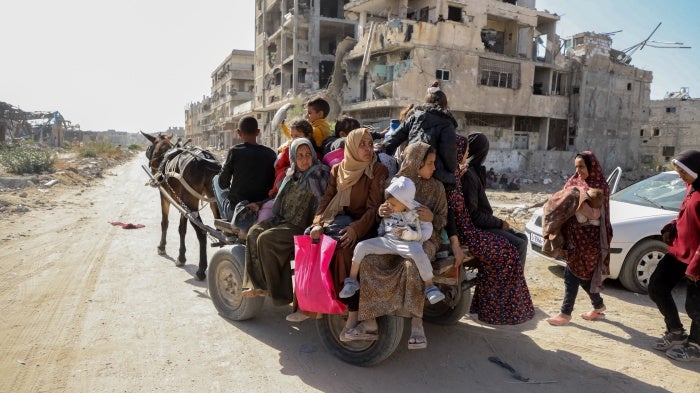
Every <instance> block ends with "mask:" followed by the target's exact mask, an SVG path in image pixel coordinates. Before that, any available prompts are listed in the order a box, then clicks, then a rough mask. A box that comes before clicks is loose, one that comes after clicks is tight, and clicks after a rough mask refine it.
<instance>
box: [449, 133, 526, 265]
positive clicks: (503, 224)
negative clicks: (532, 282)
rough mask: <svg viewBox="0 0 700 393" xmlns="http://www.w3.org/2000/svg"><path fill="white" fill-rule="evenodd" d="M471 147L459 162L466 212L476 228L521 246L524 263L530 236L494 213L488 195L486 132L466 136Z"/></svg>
mask: <svg viewBox="0 0 700 393" xmlns="http://www.w3.org/2000/svg"><path fill="white" fill-rule="evenodd" d="M467 142H469V147H468V150H467V154H465V155H464V158H463V160H462V162H461V163H460V165H459V169H460V174H461V173H464V174H463V175H462V176H461V183H462V194H463V195H464V202H465V204H466V207H467V212H469V216H470V217H471V219H472V222H473V223H474V225H475V226H476V227H477V228H481V229H484V230H487V231H489V232H492V233H495V234H497V235H500V236H503V237H505V238H506V239H508V241H509V242H511V244H513V245H514V246H515V247H516V248H517V249H518V254H519V255H520V263H522V264H523V265H525V257H526V256H527V236H526V235H525V234H524V233H522V232H518V231H516V230H515V229H513V228H511V227H510V225H509V224H508V221H505V220H503V219H500V218H498V217H496V216H494V215H493V209H492V208H491V203H489V199H488V197H487V196H486V167H485V166H484V161H485V160H486V156H487V155H488V153H489V140H488V139H487V138H486V135H484V134H482V133H480V132H475V133H472V134H469V135H468V136H467Z"/></svg>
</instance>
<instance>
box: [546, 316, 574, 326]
mask: <svg viewBox="0 0 700 393" xmlns="http://www.w3.org/2000/svg"><path fill="white" fill-rule="evenodd" d="M570 321H571V315H566V314H562V313H559V314H558V315H557V316H555V317H551V318H547V322H549V324H550V325H552V326H564V325H566V324H567V323H569V322H570Z"/></svg>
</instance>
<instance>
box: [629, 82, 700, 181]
mask: <svg viewBox="0 0 700 393" xmlns="http://www.w3.org/2000/svg"><path fill="white" fill-rule="evenodd" d="M639 146H640V160H641V163H642V165H644V166H646V167H649V168H654V169H660V168H669V163H670V161H671V159H672V158H673V157H674V156H676V155H677V154H678V153H680V152H681V151H683V150H686V149H694V150H700V100H699V99H697V98H691V97H690V91H689V90H688V88H686V87H684V88H681V89H680V90H679V91H677V92H671V93H668V94H666V96H665V97H664V99H663V100H652V101H651V106H650V109H649V123H648V124H645V125H644V127H642V128H641V129H640V130H639Z"/></svg>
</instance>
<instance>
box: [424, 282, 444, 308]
mask: <svg viewBox="0 0 700 393" xmlns="http://www.w3.org/2000/svg"><path fill="white" fill-rule="evenodd" d="M425 297H426V299H428V301H429V302H430V304H435V303H438V302H441V301H443V300H445V294H444V293H442V292H441V291H440V290H439V289H438V287H436V286H435V285H431V286H429V287H427V288H425Z"/></svg>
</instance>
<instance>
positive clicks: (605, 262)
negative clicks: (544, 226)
mask: <svg viewBox="0 0 700 393" xmlns="http://www.w3.org/2000/svg"><path fill="white" fill-rule="evenodd" d="M574 167H575V169H576V172H575V173H574V174H573V176H571V177H570V178H569V180H567V181H566V184H564V189H565V190H566V189H569V188H573V187H578V188H579V189H580V190H583V191H584V192H587V191H588V190H589V189H591V188H599V189H601V190H603V195H604V196H605V198H604V202H603V206H602V207H601V217H600V222H601V225H600V226H596V225H584V224H582V223H579V222H578V220H577V219H576V217H571V218H569V220H568V221H566V223H565V224H564V225H563V227H562V228H561V235H562V236H563V237H564V239H563V240H564V250H565V252H566V255H567V264H566V268H565V270H564V300H563V302H562V305H561V310H560V312H559V314H558V315H556V316H554V317H552V318H549V319H547V322H549V323H550V324H551V325H554V326H560V325H566V324H567V323H569V321H570V320H571V313H572V311H573V310H574V302H575V301H576V295H577V294H578V288H579V286H580V287H581V288H583V290H584V291H586V293H587V294H588V297H589V298H590V299H591V304H592V305H593V310H591V311H588V312H585V313H582V314H581V318H583V319H586V320H589V321H591V320H597V319H603V318H605V303H604V302H603V298H602V297H601V296H600V291H601V289H602V287H603V276H607V275H609V274H610V253H609V249H610V242H611V241H612V236H613V233H612V225H610V199H609V197H610V187H608V183H607V181H606V179H605V175H604V174H603V168H602V167H601V165H600V162H598V159H597V158H596V156H595V155H594V154H593V153H591V152H590V151H584V152H583V153H579V154H577V155H576V157H575V158H574Z"/></svg>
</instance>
